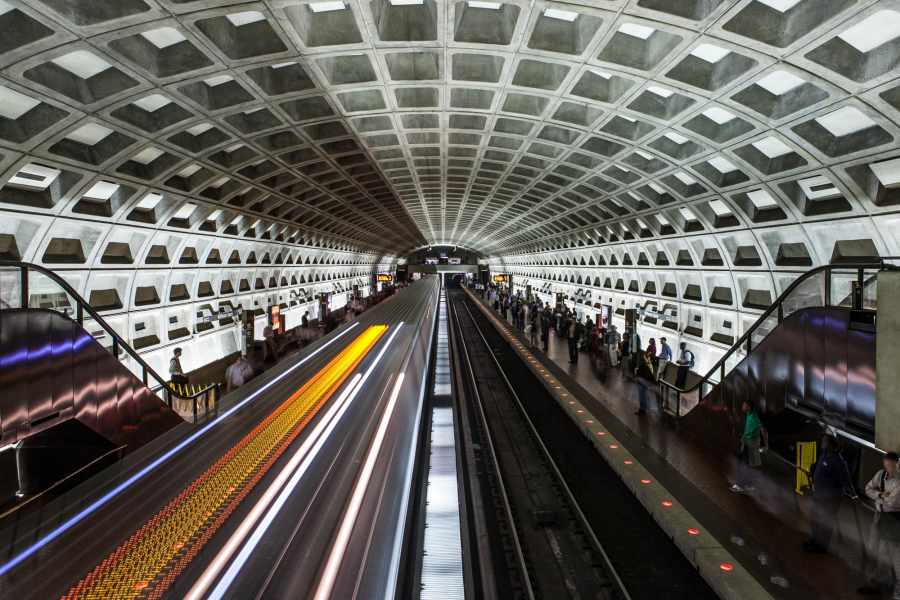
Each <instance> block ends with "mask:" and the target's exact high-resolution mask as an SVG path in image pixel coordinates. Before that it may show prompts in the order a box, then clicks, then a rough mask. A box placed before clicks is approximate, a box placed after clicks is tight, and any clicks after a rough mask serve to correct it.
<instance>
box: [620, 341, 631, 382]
mask: <svg viewBox="0 0 900 600" xmlns="http://www.w3.org/2000/svg"><path fill="white" fill-rule="evenodd" d="M619 363H620V364H619V368H620V371H619V381H626V380H628V379H631V373H629V372H628V369H629V368H630V367H631V339H630V337H629V335H628V334H627V333H626V334H625V335H623V336H622V343H621V344H619Z"/></svg>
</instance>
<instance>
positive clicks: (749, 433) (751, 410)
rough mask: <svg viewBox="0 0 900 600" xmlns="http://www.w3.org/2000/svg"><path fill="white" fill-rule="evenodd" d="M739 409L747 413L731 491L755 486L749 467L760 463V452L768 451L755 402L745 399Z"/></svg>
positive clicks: (751, 467)
mask: <svg viewBox="0 0 900 600" xmlns="http://www.w3.org/2000/svg"><path fill="white" fill-rule="evenodd" d="M741 410H743V411H744V414H746V415H747V420H746V421H745V423H744V435H743V436H742V437H741V452H740V454H738V469H739V471H740V473H739V474H738V478H737V481H736V482H735V483H734V485H733V486H731V487H730V488H729V489H730V490H731V491H732V492H752V491H753V490H755V489H756V488H755V487H753V485H752V484H753V473H752V470H751V469H756V468H758V467H759V466H760V465H762V455H761V453H762V452H768V451H769V432H768V431H766V428H765V427H763V424H762V421H760V420H759V415H758V414H756V404H755V403H754V402H753V400H746V401H744V404H743V405H742V406H741Z"/></svg>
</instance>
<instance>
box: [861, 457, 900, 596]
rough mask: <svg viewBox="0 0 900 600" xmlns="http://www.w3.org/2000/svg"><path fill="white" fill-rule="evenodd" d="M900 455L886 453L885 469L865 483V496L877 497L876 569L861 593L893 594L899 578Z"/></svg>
mask: <svg viewBox="0 0 900 600" xmlns="http://www.w3.org/2000/svg"><path fill="white" fill-rule="evenodd" d="M898 468H900V456H897V453H896V452H888V453H887V454H885V455H884V469H882V470H880V471H878V472H877V473H876V474H875V477H873V478H872V481H870V482H869V483H868V485H866V496H868V497H869V498H871V499H872V500H874V501H875V522H874V523H873V526H872V529H873V530H874V531H872V534H871V535H870V536H869V539H871V540H872V555H873V556H875V557H876V559H875V560H876V561H877V562H876V565H875V572H874V573H872V577H871V578H870V579H869V582H868V583H867V584H866V585H865V586H863V587H861V588H860V589H859V593H860V594H864V595H880V594H881V593H882V592H886V593H888V595H890V594H891V592H892V591H893V589H894V586H895V585H896V584H897V579H896V577H895V575H894V557H895V556H897V549H898V548H900V474H898V473H897V471H898Z"/></svg>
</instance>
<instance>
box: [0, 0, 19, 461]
mask: <svg viewBox="0 0 900 600" xmlns="http://www.w3.org/2000/svg"><path fill="white" fill-rule="evenodd" d="M13 10H16V7H15V6H11V5H10V4H8V3H6V2H4V1H3V0H0V17H2V16H3V15H5V14H6V13H8V12H10V11H13ZM5 448H6V446H4V447H3V448H0V452H2V451H3V450H4V449H5Z"/></svg>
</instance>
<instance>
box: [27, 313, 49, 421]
mask: <svg viewBox="0 0 900 600" xmlns="http://www.w3.org/2000/svg"><path fill="white" fill-rule="evenodd" d="M51 316H52V315H50V314H48V313H40V314H36V315H34V317H35V318H29V319H28V363H27V369H28V421H36V420H38V419H41V418H43V417H46V416H48V415H51V414H53V412H54V411H53V386H52V379H51V375H52V373H53V350H52V349H53V338H52V334H53V330H52V325H51V322H52V319H51Z"/></svg>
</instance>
